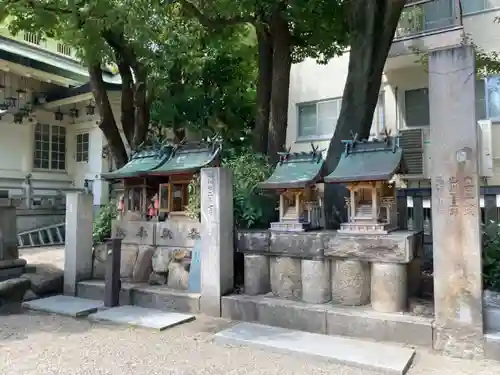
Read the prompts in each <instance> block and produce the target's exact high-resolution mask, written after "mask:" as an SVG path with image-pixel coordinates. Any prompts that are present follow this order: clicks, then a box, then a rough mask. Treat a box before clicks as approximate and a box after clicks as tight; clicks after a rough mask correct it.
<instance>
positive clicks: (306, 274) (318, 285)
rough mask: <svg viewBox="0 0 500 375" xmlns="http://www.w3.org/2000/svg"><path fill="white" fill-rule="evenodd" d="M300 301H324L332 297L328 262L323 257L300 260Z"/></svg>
mask: <svg viewBox="0 0 500 375" xmlns="http://www.w3.org/2000/svg"><path fill="white" fill-rule="evenodd" d="M301 263H302V270H301V273H302V301H304V302H307V303H326V302H328V301H330V300H331V299H332V289H331V286H332V285H331V282H330V262H329V261H327V260H324V259H317V260H308V259H303V260H302V262H301Z"/></svg>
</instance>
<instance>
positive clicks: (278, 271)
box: [270, 256, 302, 300]
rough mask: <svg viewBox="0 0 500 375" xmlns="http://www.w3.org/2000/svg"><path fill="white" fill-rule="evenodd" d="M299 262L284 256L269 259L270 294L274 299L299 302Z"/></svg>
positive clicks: (300, 291)
mask: <svg viewBox="0 0 500 375" xmlns="http://www.w3.org/2000/svg"><path fill="white" fill-rule="evenodd" d="M300 263H301V260H300V259H296V258H289V257H284V256H279V257H272V258H271V264H270V268H271V292H272V293H273V294H274V295H275V296H276V297H281V298H288V299H294V300H299V299H300V298H301V296H302V283H301V266H300Z"/></svg>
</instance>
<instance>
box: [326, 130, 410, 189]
mask: <svg viewBox="0 0 500 375" xmlns="http://www.w3.org/2000/svg"><path fill="white" fill-rule="evenodd" d="M343 143H344V144H345V151H344V153H343V154H342V156H341V158H340V160H339V163H338V165H337V168H335V170H334V171H333V172H332V173H331V174H329V175H328V176H326V177H325V182H330V183H345V182H356V181H382V180H390V179H391V178H392V177H393V176H394V174H396V173H399V172H400V171H401V169H402V167H403V166H404V161H403V150H402V148H401V147H400V146H399V140H398V139H397V138H393V137H388V138H387V139H385V140H374V141H357V140H354V141H343Z"/></svg>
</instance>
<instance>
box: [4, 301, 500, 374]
mask: <svg viewBox="0 0 500 375" xmlns="http://www.w3.org/2000/svg"><path fill="white" fill-rule="evenodd" d="M231 324H232V323H230V322H228V321H225V320H222V319H212V318H207V317H198V318H197V320H195V321H193V322H190V323H186V324H183V325H181V326H177V327H174V328H171V329H169V330H166V331H163V332H161V333H159V332H154V331H148V330H144V329H135V328H128V327H123V326H112V325H106V324H102V323H90V322H89V321H87V320H85V319H80V320H75V319H72V318H66V317H61V316H55V315H49V314H42V313H35V312H19V311H14V312H13V311H10V312H9V311H7V312H5V311H4V312H3V313H0V374H2V375H49V374H50V375H59V374H60V375H73V374H79V375H83V374H86V375H104V374H105V375H129V374H130V375H132V374H134V375H138V374H148V375H156V374H162V375H168V374H172V375H174V374H179V375H180V374H185V375H188V374H200V375H202V374H206V375H208V374H213V375H221V374H224V375H236V374H245V375H265V374H269V375H271V374H272V375H275V374H290V375H294V374H296V375H305V374H311V375H315V374H317V375H321V374H338V375H378V374H377V373H375V372H371V371H362V370H359V369H354V368H349V367H346V366H337V365H332V364H329V363H326V362H324V361H320V360H307V359H300V358H296V357H294V356H292V355H284V354H283V355H281V354H273V353H269V352H266V351H263V350H258V349H253V348H246V347H237V346H222V345H219V344H215V343H213V342H212V337H213V334H214V333H215V332H218V331H220V330H222V329H225V328H227V327H229V326H230V325H231ZM387 355H390V353H387ZM409 374H410V375H448V374H449V375H462V374H463V375H466V374H467V375H490V374H491V375H493V374H500V364H498V363H492V362H487V361H481V362H469V361H461V360H454V359H450V358H444V357H439V356H434V355H430V354H427V353H419V355H418V356H417V357H416V360H415V366H414V368H412V369H411V370H410V372H409Z"/></svg>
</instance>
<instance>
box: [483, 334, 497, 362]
mask: <svg viewBox="0 0 500 375" xmlns="http://www.w3.org/2000/svg"><path fill="white" fill-rule="evenodd" d="M484 355H485V357H486V359H492V360H495V361H500V332H494V333H488V334H486V335H484Z"/></svg>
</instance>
